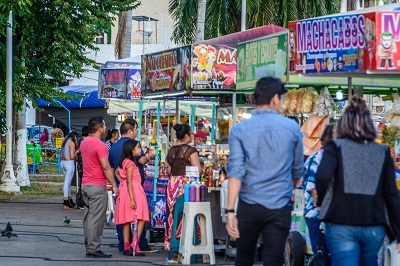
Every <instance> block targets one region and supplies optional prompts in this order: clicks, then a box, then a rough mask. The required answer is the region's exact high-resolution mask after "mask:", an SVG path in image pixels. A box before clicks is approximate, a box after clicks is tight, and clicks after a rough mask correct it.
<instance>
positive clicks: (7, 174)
mask: <svg viewBox="0 0 400 266" xmlns="http://www.w3.org/2000/svg"><path fill="white" fill-rule="evenodd" d="M8 23H9V26H8V27H7V56H6V64H7V70H6V71H7V72H6V127H7V132H6V165H5V167H4V173H3V176H2V178H1V182H2V184H1V185H0V190H1V191H5V192H12V193H18V192H20V187H19V186H18V185H17V184H16V180H17V179H16V178H15V174H14V167H13V156H12V150H13V147H12V144H13V138H12V85H13V81H12V76H13V73H12V65H13V62H12V45H13V44H12V34H13V17H12V11H10V14H9V16H8Z"/></svg>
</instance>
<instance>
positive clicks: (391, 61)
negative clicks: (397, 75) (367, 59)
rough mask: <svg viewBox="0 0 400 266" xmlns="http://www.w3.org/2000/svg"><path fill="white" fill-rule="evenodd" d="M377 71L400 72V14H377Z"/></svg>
mask: <svg viewBox="0 0 400 266" xmlns="http://www.w3.org/2000/svg"><path fill="white" fill-rule="evenodd" d="M375 58H376V69H377V70H400V12H376V54H375Z"/></svg>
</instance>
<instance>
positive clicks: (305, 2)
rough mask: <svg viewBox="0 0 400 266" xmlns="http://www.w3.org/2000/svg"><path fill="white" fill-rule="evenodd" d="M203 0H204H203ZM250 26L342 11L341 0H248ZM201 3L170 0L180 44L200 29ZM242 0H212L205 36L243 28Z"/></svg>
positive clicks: (279, 24) (209, 36)
mask: <svg viewBox="0 0 400 266" xmlns="http://www.w3.org/2000/svg"><path fill="white" fill-rule="evenodd" d="M200 1H202V0H200ZM246 5H247V6H246V13H247V15H246V16H247V19H246V28H247V29H248V28H255V27H260V26H264V25H267V24H275V25H278V26H283V27H285V26H287V24H288V22H289V21H293V20H298V19H306V18H312V17H318V16H323V15H327V14H334V13H338V12H339V7H340V0H333V1H332V0H280V1H278V2H277V1H274V0H248V1H247V3H246ZM197 11H198V5H197V2H196V1H193V0H169V12H170V14H171V16H172V18H173V20H174V21H175V23H174V25H173V27H174V30H173V33H172V39H173V40H174V41H175V42H176V43H179V44H187V43H193V42H194V37H195V32H196V30H197V28H196V25H195V23H193V22H194V21H196V18H197V14H198V12H197ZM240 21H241V0H208V2H207V7H206V21H205V36H204V37H205V39H210V38H215V37H218V36H222V35H226V34H230V33H234V32H238V31H240V28H241V27H240V26H241V25H240Z"/></svg>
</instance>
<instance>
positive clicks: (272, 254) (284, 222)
mask: <svg viewBox="0 0 400 266" xmlns="http://www.w3.org/2000/svg"><path fill="white" fill-rule="evenodd" d="M291 211H292V207H291V206H285V207H283V208H281V209H267V208H265V207H264V206H262V205H259V204H248V203H245V202H244V201H242V200H239V206H238V211H237V219H238V229H239V233H240V238H238V239H236V250H237V253H236V260H235V265H236V266H250V265H253V263H254V256H255V254H256V247H257V240H258V237H259V236H260V233H261V234H262V238H263V250H262V254H263V265H265V266H282V264H283V252H284V250H285V243H286V239H287V237H288V234H289V229H290V214H291Z"/></svg>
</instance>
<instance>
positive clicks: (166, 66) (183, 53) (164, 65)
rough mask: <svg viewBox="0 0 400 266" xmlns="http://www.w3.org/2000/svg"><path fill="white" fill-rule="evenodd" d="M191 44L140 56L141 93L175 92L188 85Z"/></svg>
mask: <svg viewBox="0 0 400 266" xmlns="http://www.w3.org/2000/svg"><path fill="white" fill-rule="evenodd" d="M190 56H191V46H184V47H179V48H175V49H170V50H166V51H161V52H157V53H152V54H146V55H143V56H142V94H145V95H147V94H151V93H160V92H175V91H182V90H185V89H187V88H188V87H189V86H190Z"/></svg>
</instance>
